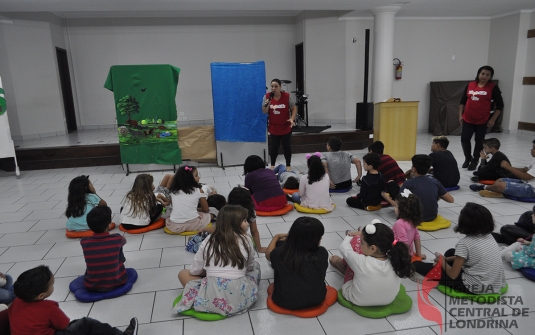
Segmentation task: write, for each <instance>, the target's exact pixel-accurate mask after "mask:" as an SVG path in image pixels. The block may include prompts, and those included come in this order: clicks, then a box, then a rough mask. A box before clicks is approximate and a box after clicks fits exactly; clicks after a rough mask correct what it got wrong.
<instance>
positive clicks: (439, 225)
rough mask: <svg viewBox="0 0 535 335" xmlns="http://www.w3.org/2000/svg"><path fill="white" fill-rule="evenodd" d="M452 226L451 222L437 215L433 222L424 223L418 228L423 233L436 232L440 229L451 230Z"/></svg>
mask: <svg viewBox="0 0 535 335" xmlns="http://www.w3.org/2000/svg"><path fill="white" fill-rule="evenodd" d="M449 226H451V221H450V220H447V219H445V218H444V217H442V216H440V215H437V217H436V218H435V219H434V220H433V221H428V222H422V223H421V224H420V225H419V226H418V230H423V231H435V230H439V229H444V228H449Z"/></svg>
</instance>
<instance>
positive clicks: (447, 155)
mask: <svg viewBox="0 0 535 335" xmlns="http://www.w3.org/2000/svg"><path fill="white" fill-rule="evenodd" d="M449 144H450V141H449V140H448V138H447V137H446V136H437V137H433V142H432V143H431V153H430V154H429V157H430V158H431V167H432V169H431V170H430V171H429V172H430V173H431V171H432V173H433V177H435V179H436V180H438V181H439V182H440V183H441V184H442V186H444V187H454V186H457V184H459V180H460V179H461V174H460V173H459V167H458V166H457V160H455V157H453V154H452V153H451V152H450V151H449V150H448V145H449Z"/></svg>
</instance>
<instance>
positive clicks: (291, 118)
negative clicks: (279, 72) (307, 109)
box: [262, 79, 297, 171]
mask: <svg viewBox="0 0 535 335" xmlns="http://www.w3.org/2000/svg"><path fill="white" fill-rule="evenodd" d="M262 112H264V114H268V117H269V125H268V131H269V134H270V135H271V148H270V150H269V155H270V157H271V169H272V170H273V169H274V168H275V162H276V160H277V156H278V155H279V146H280V144H281V142H282V149H283V150H284V158H285V159H286V171H291V169H292V168H291V162H292V149H291V147H290V139H291V136H292V127H293V126H294V124H295V117H296V114H297V107H296V106H295V101H294V100H293V98H292V96H291V95H290V94H289V93H286V92H283V91H281V81H280V80H279V79H273V80H272V81H271V92H270V93H266V95H265V96H264V101H263V103H262Z"/></svg>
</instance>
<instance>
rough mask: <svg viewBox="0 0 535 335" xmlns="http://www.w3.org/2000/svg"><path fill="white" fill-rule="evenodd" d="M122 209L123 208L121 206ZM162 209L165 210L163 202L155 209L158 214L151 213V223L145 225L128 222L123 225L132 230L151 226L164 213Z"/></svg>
mask: <svg viewBox="0 0 535 335" xmlns="http://www.w3.org/2000/svg"><path fill="white" fill-rule="evenodd" d="M121 210H122V208H121ZM162 211H163V206H162V204H157V205H156V209H155V210H154V212H155V213H156V214H154V215H150V214H149V216H150V223H149V224H148V225H144V226H137V225H134V224H128V223H122V224H121V225H122V226H123V228H124V229H126V230H131V229H139V228H145V227H148V226H150V225H151V224H153V223H154V222H155V221H156V220H158V218H159V217H160V215H162Z"/></svg>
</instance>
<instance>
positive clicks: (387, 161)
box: [377, 154, 405, 184]
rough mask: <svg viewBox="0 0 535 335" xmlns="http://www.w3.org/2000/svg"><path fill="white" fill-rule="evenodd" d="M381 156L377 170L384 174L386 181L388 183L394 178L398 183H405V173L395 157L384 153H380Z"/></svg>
mask: <svg viewBox="0 0 535 335" xmlns="http://www.w3.org/2000/svg"><path fill="white" fill-rule="evenodd" d="M379 157H381V164H379V168H378V169H377V171H379V172H381V173H382V174H383V178H384V180H385V182H387V183H388V182H389V181H390V180H393V181H395V182H396V183H398V184H401V183H403V182H404V181H405V173H404V172H403V170H401V169H400V168H399V165H398V163H397V162H396V161H395V160H394V158H392V157H390V156H388V155H383V154H381V155H379Z"/></svg>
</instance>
